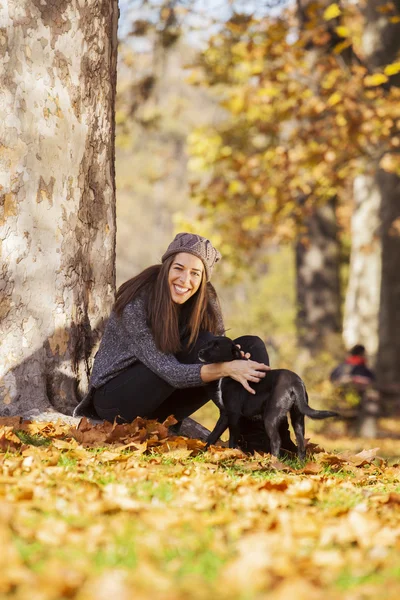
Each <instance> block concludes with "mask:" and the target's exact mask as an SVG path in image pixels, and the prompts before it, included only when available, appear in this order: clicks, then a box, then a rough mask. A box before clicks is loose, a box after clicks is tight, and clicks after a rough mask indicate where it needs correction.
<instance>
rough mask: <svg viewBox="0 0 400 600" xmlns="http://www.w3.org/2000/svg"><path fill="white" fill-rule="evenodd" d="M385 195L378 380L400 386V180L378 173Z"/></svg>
mask: <svg viewBox="0 0 400 600" xmlns="http://www.w3.org/2000/svg"><path fill="white" fill-rule="evenodd" d="M376 182H377V185H378V188H379V191H380V194H381V209H380V213H381V228H382V229H381V230H382V283H381V289H380V310H379V347H378V359H377V363H376V367H377V369H376V370H377V375H378V380H379V381H380V382H381V383H384V384H386V385H387V384H395V383H400V178H399V177H398V176H397V175H396V174H395V173H386V172H384V171H381V170H380V171H378V173H377V176H376Z"/></svg>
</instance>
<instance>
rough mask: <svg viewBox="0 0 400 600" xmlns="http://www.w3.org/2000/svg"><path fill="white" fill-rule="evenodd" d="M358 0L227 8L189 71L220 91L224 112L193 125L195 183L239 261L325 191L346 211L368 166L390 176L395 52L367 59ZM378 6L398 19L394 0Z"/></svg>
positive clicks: (303, 215) (295, 226)
mask: <svg viewBox="0 0 400 600" xmlns="http://www.w3.org/2000/svg"><path fill="white" fill-rule="evenodd" d="M364 7H366V4H365V3H359V4H357V5H355V4H354V3H351V2H348V3H347V2H342V3H341V4H340V6H339V5H338V4H336V3H310V6H309V7H308V9H307V19H306V21H305V22H304V21H303V23H302V26H301V27H300V26H299V18H298V14H297V13H294V12H293V11H290V10H289V11H288V12H286V13H285V14H283V15H281V16H280V17H279V18H271V17H266V18H264V19H254V18H251V17H248V16H243V15H236V16H235V17H234V18H232V19H230V20H229V21H228V22H227V24H226V27H225V28H224V30H222V31H221V32H219V33H218V34H217V35H215V36H214V37H213V38H212V39H211V40H210V45H209V48H207V50H206V51H205V52H204V53H203V55H202V58H201V61H200V70H199V74H198V82H199V83H202V84H203V85H204V84H205V85H208V86H212V87H213V88H214V89H215V90H216V91H217V92H218V93H219V95H220V98H221V102H222V105H223V106H224V108H225V109H226V110H227V113H228V115H227V119H226V120H225V122H224V123H222V124H221V125H220V126H219V127H218V128H217V131H215V129H214V130H208V131H204V130H203V131H198V132H197V134H196V136H192V140H193V144H192V151H193V154H194V157H195V160H196V163H195V166H196V167H197V168H198V169H199V171H201V172H202V176H201V178H200V177H197V181H196V182H195V184H194V187H193V192H194V197H195V198H196V199H197V201H198V203H199V205H200V207H201V211H202V212H201V214H202V215H203V218H207V217H210V220H211V219H212V220H213V221H214V222H216V228H217V229H218V231H221V230H222V231H223V232H224V234H223V235H224V237H225V238H226V239H232V240H234V241H235V248H236V251H237V253H238V254H239V256H240V258H241V260H243V257H245V258H246V257H247V258H248V257H250V256H251V252H252V249H253V248H254V247H255V246H257V247H259V246H260V245H262V244H264V243H265V242H266V240H269V241H273V242H276V241H277V240H280V241H284V240H285V239H286V240H288V239H289V240H290V239H292V240H293V239H295V237H296V235H297V232H298V231H300V232H301V230H302V229H303V231H304V227H307V219H308V218H309V215H312V214H317V211H318V210H319V207H322V205H325V206H328V203H330V202H332V199H333V198H335V199H336V201H337V203H338V207H339V208H338V210H337V211H336V215H338V214H339V212H340V213H343V211H345V210H346V211H347V208H346V207H347V206H348V205H349V202H350V200H351V186H352V183H353V182H354V180H355V178H356V177H357V176H358V175H360V173H363V174H365V173H366V174H368V172H369V171H370V169H371V166H372V165H377V164H379V165H380V168H381V170H382V169H385V170H386V171H390V172H392V175H389V176H391V177H392V178H393V172H395V171H396V169H398V162H399V161H398V159H397V158H396V157H397V156H398V154H397V144H398V138H397V135H396V133H397V122H398V90H397V89H395V88H394V87H393V86H392V85H389V84H390V82H392V81H394V82H395V81H396V77H397V73H398V72H399V64H398V63H396V62H395V60H396V56H395V55H394V54H392V55H391V56H390V57H389V56H387V57H386V58H387V62H386V63H385V66H383V65H381V67H380V69H379V71H377V70H376V67H375V66H374V65H372V64H371V63H370V62H369V61H368V57H367V54H366V52H365V50H364V48H363V30H364V27H365V24H366V21H365V19H366V17H365V14H364V12H363V10H362V9H363V8H364ZM380 10H381V11H384V14H386V17H385V18H386V20H388V21H389V22H390V23H392V24H394V25H396V23H397V22H396V18H397V16H396V15H397V13H396V10H397V9H396V7H395V6H394V5H393V6H392V5H390V6H389V5H387V6H386V5H384V6H383V5H382V6H381V7H380ZM378 12H379V11H378ZM382 14H383V13H382ZM375 21H376V22H377V23H378V22H380V23H382V21H379V19H375ZM315 48H318V49H319V50H318V61H314V62H313V61H312V60H310V49H311V50H312V51H313V52H314V51H315ZM388 61H390V62H389V63H388ZM393 61H394V62H393ZM312 65H314V66H313V68H311V66H312ZM382 84H384V85H382ZM382 157H386V158H385V159H382ZM388 157H390V159H389V158H388ZM375 168H376V167H375ZM299 200H300V202H299ZM230 215H232V218H230ZM331 221H332V219H331ZM333 221H334V219H333ZM389 222H390V223H392V224H393V218H391V219H389ZM332 224H333V225H334V222H332ZM305 233H306V239H307V237H308V238H309V243H310V244H312V241H311V239H310V236H309V233H310V228H308V232H307V231H306V232H305ZM344 233H345V235H346V236H347V230H345V231H344ZM303 235H304V233H303ZM235 248H232V252H233V253H234V252H235ZM321 254H322V253H321ZM317 262H318V261H317ZM319 264H321V265H323V261H319ZM321 272H322V273H323V270H321ZM351 275H352V273H351ZM333 279H336V281H337V277H336V278H332V277H331V278H330V280H331V281H333ZM303 283H304V280H303ZM327 283H328V282H327ZM332 285H333V287H334V288H335V289H337V287H338V286H337V283H336V284H332ZM305 293H307V292H305ZM315 297H316V298H317V295H316V296H315ZM322 300H323V298H321V301H322ZM325 312H326V311H325V309H323V310H322V311H321V314H324V313H325ZM334 314H336V315H337V309H335V310H334ZM336 322H337V316H336Z"/></svg>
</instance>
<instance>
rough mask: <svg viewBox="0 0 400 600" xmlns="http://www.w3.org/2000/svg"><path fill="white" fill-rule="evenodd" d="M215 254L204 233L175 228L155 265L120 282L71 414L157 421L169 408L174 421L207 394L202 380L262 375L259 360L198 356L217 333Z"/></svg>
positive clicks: (263, 366) (221, 330)
mask: <svg viewBox="0 0 400 600" xmlns="http://www.w3.org/2000/svg"><path fill="white" fill-rule="evenodd" d="M220 258H221V255H220V254H219V252H218V250H216V249H215V248H214V246H213V245H212V244H211V242H210V241H209V240H208V239H206V238H204V237H202V236H200V235H195V234H190V233H179V234H178V235H177V236H176V237H175V239H174V240H173V241H172V242H171V244H170V245H169V246H168V248H167V250H166V252H165V253H164V255H163V257H162V262H161V264H158V265H153V266H151V267H148V268H147V269H145V270H144V271H142V273H139V275H137V276H136V277H133V279H130V280H129V281H127V282H126V283H124V284H123V285H122V286H121V287H120V288H119V290H118V292H117V297H116V302H115V305H114V309H113V311H112V313H111V316H110V319H109V320H108V323H107V326H106V329H105V332H104V336H103V339H102V341H101V345H100V348H99V351H98V353H97V355H96V358H95V361H94V366H93V371H92V375H91V380H90V389H89V393H88V395H87V396H86V397H85V398H84V400H83V401H82V402H81V403H80V404H79V405H78V406H77V408H76V409H75V412H74V416H79V415H86V416H97V417H100V418H102V419H106V420H108V421H114V419H118V421H119V422H123V421H132V420H133V419H134V418H135V417H137V416H141V417H147V418H154V419H159V420H162V419H165V418H166V417H167V416H169V415H170V414H174V416H175V417H176V418H177V419H178V421H181V420H183V419H184V418H185V417H187V416H189V415H191V414H192V413H194V412H195V411H196V410H198V409H199V408H200V407H201V406H203V404H205V403H206V402H207V401H208V400H209V394H208V392H207V388H206V386H205V384H206V383H209V382H213V381H216V380H218V379H220V378H221V377H225V376H229V377H232V378H233V379H236V380H237V381H240V383H242V385H243V386H244V387H245V388H246V389H247V390H248V391H250V392H253V390H252V389H251V387H250V386H249V382H254V383H257V382H258V381H260V379H261V378H263V377H264V376H265V371H267V370H268V369H269V367H268V366H267V364H264V362H260V363H259V362H255V361H253V360H235V361H232V362H226V363H217V364H207V365H206V364H202V363H200V361H199V358H198V352H199V350H200V348H201V347H202V346H203V345H204V344H205V343H206V342H208V341H210V339H212V338H213V337H214V336H216V335H223V334H224V324H223V320H222V315H221V309H220V305H219V301H218V297H217V294H216V292H215V290H214V288H213V286H212V285H211V283H210V277H211V274H212V271H213V268H214V265H215V264H216V263H217V262H218V261H219V260H220ZM251 337H252V336H247V338H249V339H250V338H251ZM247 338H246V339H247ZM260 341H261V340H260ZM244 350H245V348H244ZM265 362H266V363H268V355H267V353H266V351H265ZM187 388H191V390H190V393H189V391H188V389H187Z"/></svg>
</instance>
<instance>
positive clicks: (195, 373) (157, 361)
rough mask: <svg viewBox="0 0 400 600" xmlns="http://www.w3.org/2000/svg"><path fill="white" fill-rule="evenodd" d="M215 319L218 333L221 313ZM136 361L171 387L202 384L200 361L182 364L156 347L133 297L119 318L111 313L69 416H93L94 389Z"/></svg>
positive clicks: (142, 309)
mask: <svg viewBox="0 0 400 600" xmlns="http://www.w3.org/2000/svg"><path fill="white" fill-rule="evenodd" d="M219 321H220V323H219V326H218V329H219V330H220V331H221V334H222V333H223V330H224V325H223V321H222V316H220V318H219ZM137 361H140V362H141V363H143V364H144V365H146V367H148V368H149V369H151V371H153V372H154V373H156V374H157V375H159V376H160V377H161V378H162V379H164V380H165V381H167V382H168V383H169V384H170V385H171V386H172V387H174V388H189V387H197V386H200V385H204V382H203V381H202V379H201V376H200V370H201V367H202V365H201V364H193V365H186V364H182V363H180V362H179V361H178V360H177V359H176V358H175V356H174V355H173V354H164V353H163V352H160V350H158V348H157V347H156V344H155V342H154V338H153V334H152V332H151V329H150V327H149V326H148V324H147V315H146V307H145V303H144V300H143V298H142V297H140V296H137V297H136V298H134V299H133V300H132V301H131V302H129V303H128V304H127V305H126V306H125V308H124V310H123V312H122V315H121V316H120V317H117V315H116V314H115V313H114V312H112V313H111V316H110V318H109V320H108V322H107V325H106V328H105V331H104V335H103V338H102V340H101V343H100V348H99V350H98V352H97V354H96V357H95V360H94V365H93V370H92V374H91V378H90V385H89V391H88V393H87V395H86V396H85V398H84V399H83V400H82V401H81V402H80V403H79V404H78V406H77V407H76V408H75V410H74V413H73V416H74V417H79V416H88V417H96V412H95V410H94V407H93V392H94V390H95V389H96V388H99V387H100V386H102V385H104V384H105V383H107V381H110V379H112V378H113V377H115V376H116V375H118V374H119V373H121V372H122V371H124V370H125V369H126V368H127V367H129V366H131V365H132V364H134V363H135V362H137Z"/></svg>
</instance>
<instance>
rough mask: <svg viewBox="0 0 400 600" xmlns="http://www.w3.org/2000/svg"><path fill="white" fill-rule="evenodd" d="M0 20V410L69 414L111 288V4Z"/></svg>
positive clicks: (91, 0) (60, 2) (0, 11)
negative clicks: (0, 147) (0, 288)
mask: <svg viewBox="0 0 400 600" xmlns="http://www.w3.org/2000/svg"><path fill="white" fill-rule="evenodd" d="M0 20H1V36H0V60H1V62H2V70H1V87H0V94H1V100H0V105H1V107H2V112H3V114H2V116H1V120H0V123H1V128H2V134H1V136H2V144H3V147H2V151H1V156H0V160H1V161H2V163H3V170H2V175H1V180H0V184H1V185H0V190H1V194H2V204H1V209H0V250H1V259H2V269H3V272H2V281H1V287H2V290H1V292H2V297H1V304H0V319H1V321H0V322H1V333H0V340H1V349H0V398H1V400H0V412H1V413H2V414H3V415H16V414H25V415H26V414H28V413H31V414H35V413H36V414H37V413H38V412H40V411H44V410H47V409H49V408H55V409H56V410H59V411H61V412H70V411H71V410H72V409H73V407H74V406H75V405H76V403H77V401H78V398H79V396H80V395H81V393H82V392H83V391H84V390H85V388H86V387H87V381H88V375H89V371H90V367H91V361H92V358H93V355H94V351H95V349H96V344H97V342H98V340H99V337H100V334H101V332H102V327H103V322H104V319H105V317H106V316H107V315H108V314H109V310H110V306H111V303H112V301H113V294H114V287H115V266H114V263H115V184H114V96H115V84H116V55H117V21H118V7H117V0H85V1H84V2H83V1H82V0H69V1H67V0H53V2H51V3H50V2H43V1H42V0H18V2H9V3H5V5H4V4H3V5H2V7H1V8H0Z"/></svg>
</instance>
